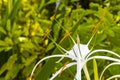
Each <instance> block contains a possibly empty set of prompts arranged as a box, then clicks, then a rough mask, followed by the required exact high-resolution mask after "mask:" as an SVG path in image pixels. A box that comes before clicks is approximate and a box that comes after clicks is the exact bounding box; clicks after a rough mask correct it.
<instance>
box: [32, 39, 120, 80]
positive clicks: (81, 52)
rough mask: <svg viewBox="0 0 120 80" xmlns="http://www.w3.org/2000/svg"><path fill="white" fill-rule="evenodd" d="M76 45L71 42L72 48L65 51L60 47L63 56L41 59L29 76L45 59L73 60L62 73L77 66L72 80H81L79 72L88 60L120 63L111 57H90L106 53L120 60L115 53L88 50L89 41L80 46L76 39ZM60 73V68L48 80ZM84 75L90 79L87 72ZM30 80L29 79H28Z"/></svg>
mask: <svg viewBox="0 0 120 80" xmlns="http://www.w3.org/2000/svg"><path fill="white" fill-rule="evenodd" d="M77 41H78V42H77V43H75V41H74V40H73V42H74V46H73V47H72V49H71V50H69V51H67V50H65V49H63V48H62V47H60V48H61V49H62V50H63V51H64V52H65V54H58V55H51V56H47V57H44V58H43V59H41V60H40V61H39V62H38V63H37V64H36V65H35V66H34V68H33V70H32V73H31V75H33V73H34V71H35V69H36V67H37V66H38V65H39V64H40V63H41V62H42V61H44V60H46V59H49V58H54V57H61V59H60V60H59V61H57V62H60V61H61V60H62V59H63V58H65V57H66V58H70V59H72V60H73V62H71V63H69V64H67V65H66V66H65V67H64V66H63V67H64V69H63V71H64V70H65V69H67V68H69V67H71V66H73V65H77V68H76V74H75V78H74V80H81V78H82V77H81V72H82V69H84V68H85V69H87V67H86V63H87V62H88V61H89V60H92V59H104V60H111V61H114V62H120V60H119V59H117V58H112V57H108V56H91V55H92V54H94V53H98V52H107V53H110V54H112V55H115V56H117V57H118V58H120V56H119V55H118V54H117V53H115V52H112V51H109V50H104V49H98V50H90V49H89V48H88V45H89V43H90V41H91V39H90V41H89V42H88V43H87V44H80V41H79V38H77ZM61 71H62V68H61V69H59V70H58V71H56V73H55V74H54V75H53V76H52V77H51V78H50V80H54V78H55V77H56V76H57V75H58V74H60V73H61ZM84 72H85V75H86V78H87V80H90V77H89V74H88V71H87V70H85V71H84ZM30 80H31V79H30Z"/></svg>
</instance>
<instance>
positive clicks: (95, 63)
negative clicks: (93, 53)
mask: <svg viewBox="0 0 120 80" xmlns="http://www.w3.org/2000/svg"><path fill="white" fill-rule="evenodd" d="M93 69H94V80H99V76H98V68H97V62H96V60H95V59H93Z"/></svg>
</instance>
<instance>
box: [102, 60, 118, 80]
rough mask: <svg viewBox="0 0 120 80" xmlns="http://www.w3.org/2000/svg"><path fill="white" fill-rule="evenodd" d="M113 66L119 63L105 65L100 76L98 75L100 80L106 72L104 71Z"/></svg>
mask: <svg viewBox="0 0 120 80" xmlns="http://www.w3.org/2000/svg"><path fill="white" fill-rule="evenodd" d="M113 65H120V62H113V63H111V64H109V65H107V66H106V67H105V68H104V70H103V71H102V73H101V75H100V80H101V79H102V76H103V74H104V72H105V71H106V69H108V68H109V67H111V66H113Z"/></svg>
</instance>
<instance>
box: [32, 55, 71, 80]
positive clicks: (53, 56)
mask: <svg viewBox="0 0 120 80" xmlns="http://www.w3.org/2000/svg"><path fill="white" fill-rule="evenodd" d="M55 57H67V58H70V57H69V56H67V55H52V56H47V57H44V58H42V59H41V60H40V61H38V62H37V64H36V65H35V66H34V68H33V70H32V72H31V75H33V73H34V71H35V69H36V67H37V66H38V65H39V64H40V63H41V62H42V61H44V60H46V59H49V58H55ZM30 80H31V79H30Z"/></svg>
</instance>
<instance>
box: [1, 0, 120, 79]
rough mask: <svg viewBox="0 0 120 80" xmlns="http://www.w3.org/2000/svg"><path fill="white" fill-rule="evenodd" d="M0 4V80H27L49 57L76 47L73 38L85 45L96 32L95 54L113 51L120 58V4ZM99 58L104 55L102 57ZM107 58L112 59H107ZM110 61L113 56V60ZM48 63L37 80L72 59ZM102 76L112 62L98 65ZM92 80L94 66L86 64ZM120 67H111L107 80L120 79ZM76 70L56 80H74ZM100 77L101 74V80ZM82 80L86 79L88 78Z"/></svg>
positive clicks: (88, 0)
mask: <svg viewBox="0 0 120 80" xmlns="http://www.w3.org/2000/svg"><path fill="white" fill-rule="evenodd" d="M56 1H57V0H0V80H26V79H28V77H29V76H30V73H31V71H32V69H33V67H34V65H35V64H36V62H37V61H38V60H40V59H42V58H43V57H45V56H49V55H52V54H61V53H62V52H61V51H60V50H59V48H58V47H56V45H55V43H57V44H59V45H60V46H62V47H63V48H65V49H66V50H69V49H70V48H71V47H72V46H73V42H72V41H71V40H70V37H69V34H70V35H71V36H72V37H73V39H74V40H75V41H76V36H77V34H78V35H79V36H80V42H81V43H82V44H86V43H87V42H88V41H89V39H90V38H91V37H92V33H94V32H96V34H95V36H94V38H93V40H92V42H91V43H90V46H89V47H90V48H93V50H94V49H98V48H102V49H108V50H111V51H114V52H116V53H118V54H119V55H120V1H119V0H98V1H97V0H84V1H82V0H60V4H59V6H58V7H57V6H56ZM97 54H99V53H97ZM104 55H108V54H107V53H105V54H104ZM108 56H111V55H108ZM57 60H58V58H54V59H49V60H47V61H44V62H43V63H42V64H40V65H39V66H38V67H37V70H36V71H35V75H34V78H35V80H47V79H48V78H49V77H50V76H51V75H52V73H54V72H55V71H56V70H58V69H59V68H60V67H61V66H63V65H64V64H65V63H66V62H67V61H70V60H69V59H64V60H63V61H62V62H60V63H55V62H56V61H57ZM96 62H97V65H98V72H100V73H101V70H103V69H104V68H105V66H106V65H107V64H109V63H110V61H106V60H96ZM87 67H88V70H89V73H90V77H91V79H92V80H93V78H94V72H93V61H89V62H88V63H87ZM119 68H120V66H114V67H110V68H109V69H108V70H107V71H106V72H105V74H104V78H106V77H108V76H111V75H114V74H120V69H119ZM75 71H76V66H73V67H71V68H69V69H67V70H65V71H64V72H62V74H61V76H60V77H57V78H56V79H55V80H73V79H74V73H75ZM100 73H98V74H100ZM82 78H83V80H85V76H84V74H83V77H82Z"/></svg>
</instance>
